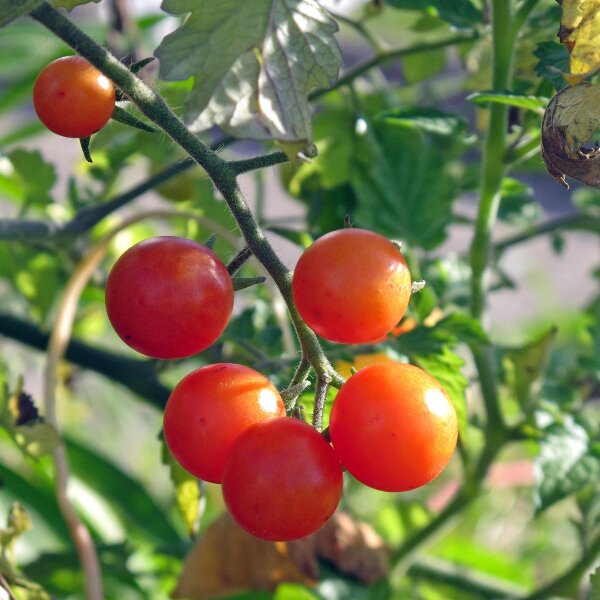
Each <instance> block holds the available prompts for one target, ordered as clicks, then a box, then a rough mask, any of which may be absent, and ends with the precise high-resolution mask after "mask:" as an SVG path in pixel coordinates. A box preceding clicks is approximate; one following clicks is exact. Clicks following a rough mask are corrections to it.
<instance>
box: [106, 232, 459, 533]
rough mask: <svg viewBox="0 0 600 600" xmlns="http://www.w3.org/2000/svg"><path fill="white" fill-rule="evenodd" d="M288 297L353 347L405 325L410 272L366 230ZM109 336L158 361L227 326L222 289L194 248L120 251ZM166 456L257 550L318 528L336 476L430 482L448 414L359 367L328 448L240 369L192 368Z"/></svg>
mask: <svg viewBox="0 0 600 600" xmlns="http://www.w3.org/2000/svg"><path fill="white" fill-rule="evenodd" d="M292 289H293V295H294V300H295V303H296V306H297V308H298V311H299V313H300V315H301V316H302V318H303V319H304V320H305V322H306V323H307V324H308V325H309V326H310V327H311V328H312V329H313V330H314V331H315V332H317V333H318V334H319V335H321V336H322V337H324V338H326V339H328V340H331V341H337V342H341V343H366V342H372V341H374V340H378V339H380V338H381V337H382V335H385V334H386V333H387V332H389V331H391V330H392V329H393V328H394V326H395V325H396V324H397V323H398V322H399V321H400V319H401V318H402V316H403V315H404V313H405V311H406V308H407V304H408V300H409V298H410V293H411V279H410V273H409V270H408V268H407V266H406V262H405V261H404V258H403V257H402V254H401V253H400V251H399V249H398V248H397V247H396V246H395V245H394V244H393V243H392V242H390V241H389V240H387V239H386V238H384V237H382V236H380V235H379V234H376V233H374V232H371V231H366V230H361V229H342V230H339V231H334V232H332V233H329V234H327V235H325V236H323V237H322V238H320V239H318V240H317V241H316V242H315V243H314V244H313V245H312V246H310V247H309V248H308V249H307V250H306V251H305V253H304V254H303V255H302V256H301V258H300V260H299V261H298V264H297V266H296V269H295V271H294V275H293V287H292ZM106 307H107V312H108V316H109V319H110V321H111V323H112V325H113V327H114V329H115V331H116V332H117V334H118V335H119V336H120V337H121V338H122V339H123V341H125V343H127V344H128V345H129V346H131V347H132V348H134V349H135V350H137V351H139V352H141V353H143V354H145V355H147V356H151V357H155V358H161V359H167V358H182V357H186V356H191V355H192V354H195V353H197V352H200V351H202V350H204V349H205V348H207V347H208V346H210V345H211V344H212V343H213V342H214V341H215V340H217V338H218V337H219V336H220V334H221V333H222V331H223V330H224V328H225V327H226V325H227V323H228V321H229V319H230V317H231V312H232V307H233V286H232V282H231V277H230V275H229V272H228V271H227V268H226V266H225V265H224V264H223V263H222V262H221V260H220V259H219V258H218V256H217V255H216V254H215V253H214V252H213V251H212V250H210V249H208V248H207V247H205V246H203V245H201V244H198V243H196V242H194V241H192V240H188V239H184V238H178V237H157V238H151V239H148V240H145V241H143V242H140V243H139V244H137V245H135V246H133V247H132V248H130V249H129V250H128V251H126V252H125V253H124V254H123V255H122V256H121V257H120V258H119V259H118V260H117V262H116V263H115V265H114V266H113V268H112V270H111V272H110V274H109V277H108V280H107V284H106ZM164 436H165V441H166V443H167V446H168V447H169V449H170V451H171V452H172V454H173V456H174V457H175V458H176V459H177V460H178V461H179V462H180V464H181V465H182V466H183V467H184V468H185V469H186V470H187V471H189V472H190V473H191V474H193V475H194V476H196V477H198V478H199V479H202V480H204V481H209V482H213V483H220V484H222V491H223V498H224V500H225V504H226V505H227V508H228V509H229V511H230V512H231V514H232V516H233V517H234V518H235V520H236V521H237V522H238V523H239V524H240V525H241V526H242V527H243V528H244V529H246V530H247V531H248V532H250V533H251V534H253V535H255V536H257V537H259V538H262V539H267V540H278V541H284V540H291V539H296V538H300V537H303V536H305V535H308V534H310V533H312V532H313V531H316V530H317V529H319V528H320V527H321V526H322V525H323V524H324V523H325V522H326V521H327V520H328V519H329V518H330V517H331V515H332V514H333V513H334V511H335V509H336V508H337V506H338V504H339V502H340V499H341V496H342V484H343V477H342V471H343V468H346V469H347V470H348V471H349V472H350V473H351V474H352V475H353V476H354V477H355V478H356V479H358V480H359V481H361V482H363V483H364V484H366V485H368V486H370V487H373V488H376V489H379V490H385V491H406V490H410V489H414V488H416V487H419V486H421V485H424V484H425V483H427V482H429V481H430V480H431V479H433V478H434V477H435V476H437V475H438V474H439V473H440V472H441V471H442V469H443V468H444V467H445V466H446V464H447V462H448V461H449V460H450V457H451V456H452V453H453V451H454V448H455V445H456V439H457V420H456V413H455V409H454V406H453V404H452V402H451V400H450V399H449V397H448V396H447V394H446V393H445V391H444V390H443V389H442V387H441V386H440V384H439V383H438V382H437V381H436V380H435V379H434V378H433V377H431V376H430V375H428V374H427V373H425V372H424V371H422V370H421V369H419V368H417V367H414V366H412V365H408V364H401V363H389V362H388V363H380V364H374V365H370V366H368V367H365V368H364V369H361V370H360V371H358V372H357V373H356V374H354V375H352V376H351V377H350V379H348V381H347V382H346V383H345V384H344V385H343V386H342V387H341V389H340V390H339V392H338V394H337V397H336V399H335V401H334V403H333V407H332V410H331V414H330V424H329V438H330V440H331V443H330V442H329V441H328V440H326V439H325V438H324V437H323V436H322V435H321V434H320V433H319V432H318V431H317V430H316V429H314V428H313V427H311V426H310V425H308V424H307V423H305V422H304V421H302V420H299V419H297V418H290V417H287V416H286V410H285V406H284V403H283V400H282V399H281V396H280V394H279V392H278V391H277V389H275V387H274V386H273V385H272V384H271V383H270V381H269V380H268V379H267V378H266V377H264V376H263V375H261V374H260V373H258V372H256V371H254V370H253V369H250V368H249V367H246V366H243V365H238V364H230V363H220V364H212V365H208V366H205V367H202V368H199V369H196V370H194V371H192V372H191V373H189V374H188V375H187V376H186V377H184V378H183V379H182V380H181V381H180V382H179V383H178V384H177V385H176V386H175V388H174V389H173V392H172V393H171V396H170V397H169V400H168V402H167V405H166V408H165V414H164Z"/></svg>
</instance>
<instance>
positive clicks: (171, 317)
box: [106, 237, 233, 358]
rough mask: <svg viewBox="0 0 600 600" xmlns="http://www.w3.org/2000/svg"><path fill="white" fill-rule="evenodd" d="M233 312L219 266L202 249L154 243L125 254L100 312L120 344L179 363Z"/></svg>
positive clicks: (172, 240)
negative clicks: (176, 360)
mask: <svg viewBox="0 0 600 600" xmlns="http://www.w3.org/2000/svg"><path fill="white" fill-rule="evenodd" d="M232 308H233V284H232V283H231V277H230V276H229V273H228V272H227V269H226V267H225V265H224V264H223V263H222V262H221V260H220V259H219V257H218V256H217V255H216V254H215V253H214V252H213V251H212V250H209V249H208V248H207V247H206V246H202V245H201V244H198V243H197V242H194V241H192V240H188V239H184V238H178V237H157V238H151V239H148V240H144V241H143V242H140V243H139V244H136V245H135V246H133V247H131V248H129V250H127V251H126V252H125V253H124V254H123V255H122V256H121V257H120V258H119V259H118V260H117V262H116V263H115V265H114V266H113V268H112V270H111V272H110V274H109V276H108V280H107V282H106V310H107V312H108V317H109V319H110V322H111V323H112V326H113V327H114V329H115V331H116V332H117V334H118V335H119V336H120V337H121V339H122V340H123V341H124V342H125V343H126V344H128V345H129V346H131V347H132V348H134V349H135V350H137V351H138V352H141V353H142V354H145V355H146V356H152V357H154V358H182V357H185V356H191V355H192V354H195V353H196V352H200V351H202V350H204V349H206V348H208V346H210V345H211V344H212V343H213V342H214V341H215V340H216V339H217V338H218V337H219V336H220V335H221V333H222V332H223V330H224V329H225V327H226V325H227V323H228V322H229V319H230V317H231V311H232Z"/></svg>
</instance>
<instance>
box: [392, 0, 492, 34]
mask: <svg viewBox="0 0 600 600" xmlns="http://www.w3.org/2000/svg"><path fill="white" fill-rule="evenodd" d="M386 2H387V4H389V5H390V6H393V7H395V8H408V9H412V10H431V9H433V10H435V11H436V12H437V13H438V15H439V17H440V18H441V19H444V21H447V22H448V23H450V24H452V25H454V26H455V27H472V26H473V25H476V24H477V23H479V22H481V20H482V18H483V13H482V12H481V11H480V10H479V9H478V8H476V7H475V5H474V4H473V2H471V0H386Z"/></svg>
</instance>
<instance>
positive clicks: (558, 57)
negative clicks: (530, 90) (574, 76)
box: [533, 42, 570, 90]
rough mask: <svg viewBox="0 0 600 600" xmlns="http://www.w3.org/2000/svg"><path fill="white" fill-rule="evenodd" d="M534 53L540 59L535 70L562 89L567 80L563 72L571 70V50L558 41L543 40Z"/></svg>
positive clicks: (558, 88)
mask: <svg viewBox="0 0 600 600" xmlns="http://www.w3.org/2000/svg"><path fill="white" fill-rule="evenodd" d="M533 55H534V56H535V57H537V58H538V59H539V62H538V63H537V64H536V65H535V72H536V73H537V75H539V76H540V77H543V78H544V79H546V80H547V81H549V82H550V83H552V85H554V87H555V88H556V89H557V90H562V88H564V87H565V85H566V82H565V80H564V77H563V73H568V72H569V60H570V54H569V50H568V49H567V47H566V46H565V45H564V44H559V43H557V42H542V43H541V44H538V47H537V48H536V50H535V51H534V53H533Z"/></svg>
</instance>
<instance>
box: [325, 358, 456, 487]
mask: <svg viewBox="0 0 600 600" xmlns="http://www.w3.org/2000/svg"><path fill="white" fill-rule="evenodd" d="M329 434H330V436H331V442H332V444H333V447H334V449H335V452H336V454H337V455H338V456H339V458H340V461H341V462H342V464H343V465H344V466H345V467H346V468H347V469H348V471H349V472H350V473H351V474H352V475H353V476H354V477H355V478H356V479H358V480H359V481H361V482H362V483H364V484H365V485H368V486H369V487H372V488H375V489H378V490H383V491H386V492H404V491H407V490H412V489H414V488H417V487H420V486H422V485H424V484H426V483H428V482H429V481H431V480H432V479H433V478H434V477H436V476H437V475H439V473H440V472H441V471H442V470H443V469H444V467H445V466H446V464H447V463H448V461H449V460H450V458H451V457H452V454H453V452H454V449H455V447H456V440H457V435H458V424H457V418H456V410H455V408H454V405H453V403H452V401H451V400H450V398H449V397H448V394H446V392H445V391H444V389H443V388H442V386H441V385H440V384H439V383H438V382H437V380H436V379H434V378H433V377H432V376H431V375H429V374H428V373H426V372H425V371H423V370H422V369H419V368H418V367H414V366H412V365H406V364H401V363H393V362H387V363H380V364H375V365H370V366H368V367H365V368H364V369H361V370H360V371H358V373H356V374H355V375H352V377H350V379H348V380H347V381H346V383H345V384H344V385H343V386H342V387H341V389H340V391H339V393H338V395H337V397H336V398H335V400H334V402H333V407H332V409H331V415H330V420H329Z"/></svg>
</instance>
